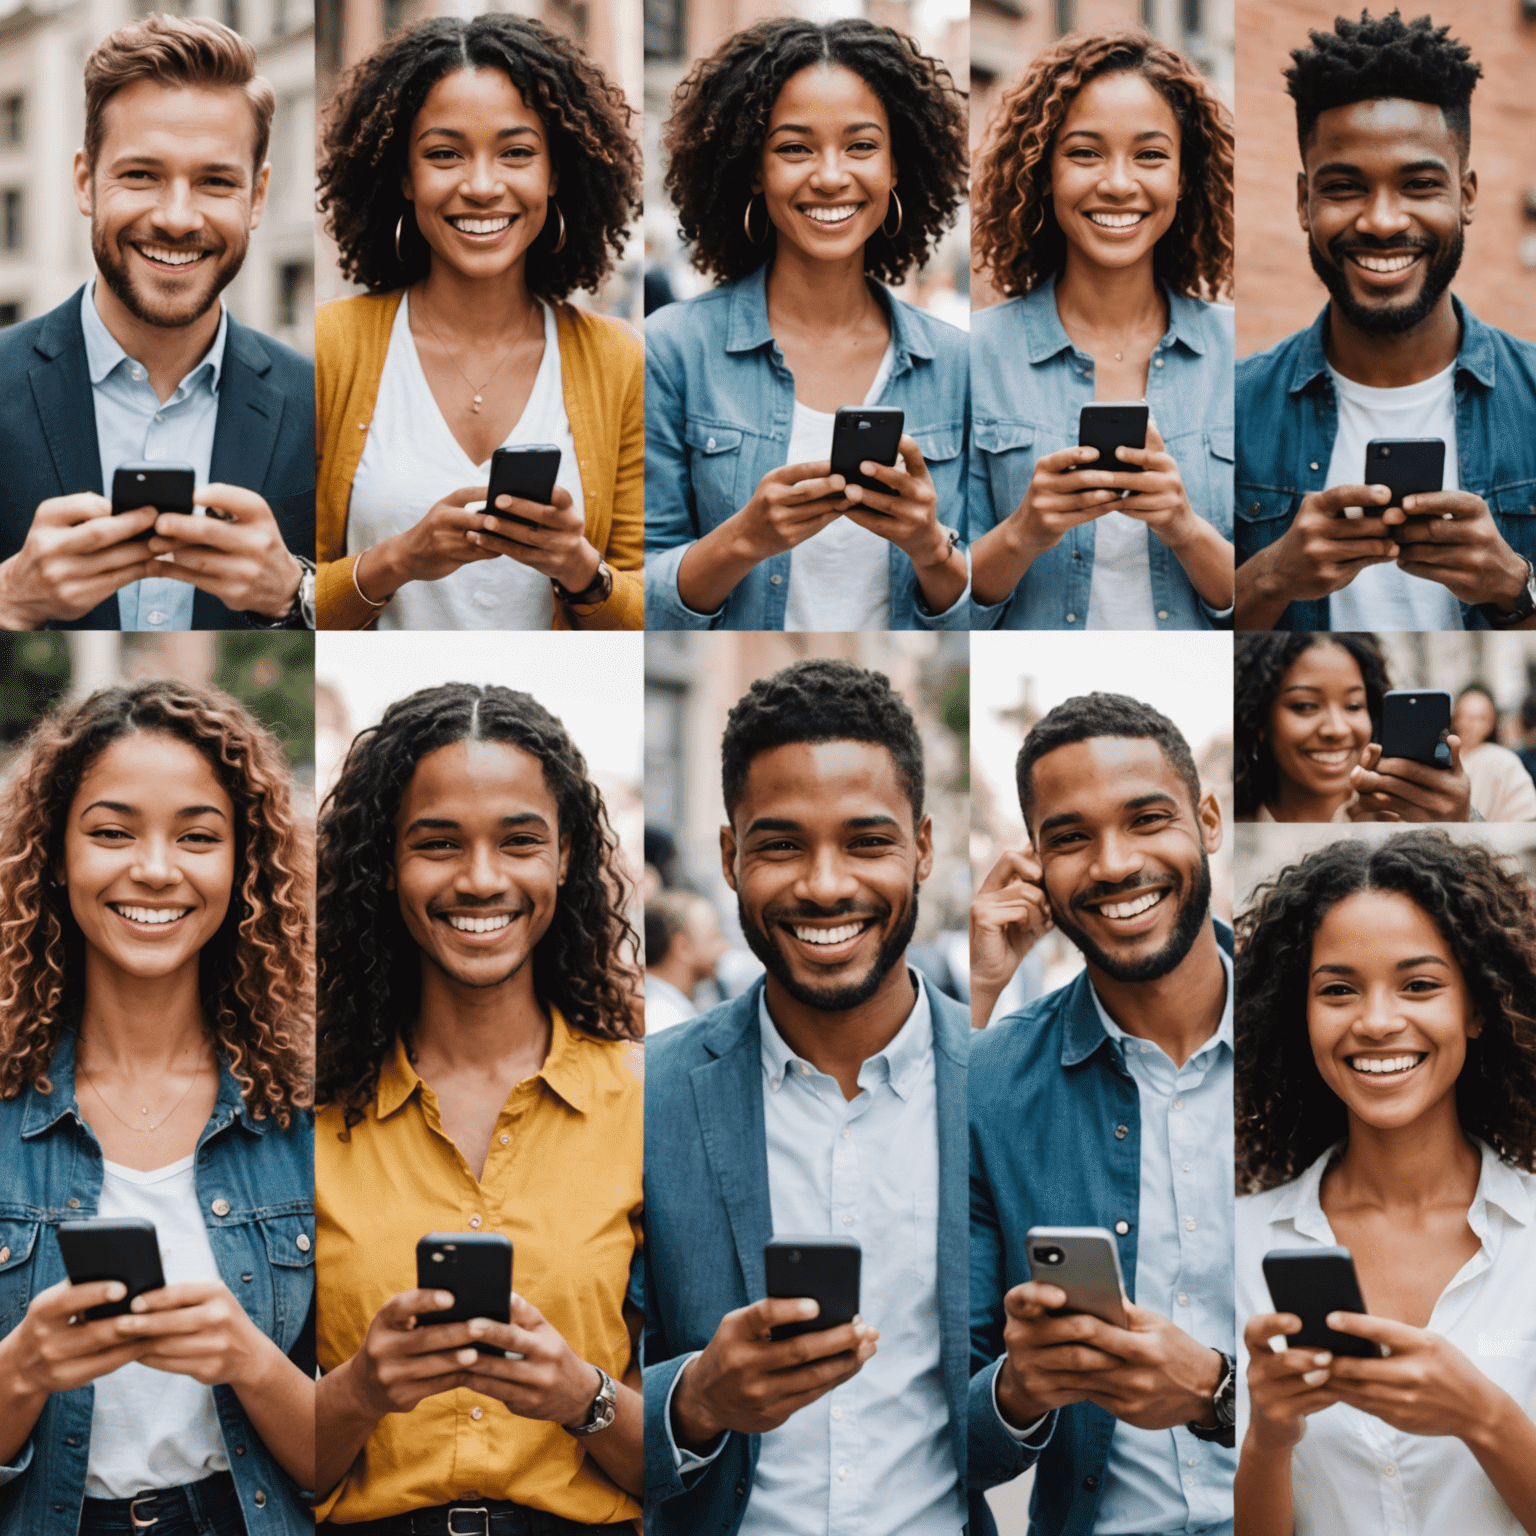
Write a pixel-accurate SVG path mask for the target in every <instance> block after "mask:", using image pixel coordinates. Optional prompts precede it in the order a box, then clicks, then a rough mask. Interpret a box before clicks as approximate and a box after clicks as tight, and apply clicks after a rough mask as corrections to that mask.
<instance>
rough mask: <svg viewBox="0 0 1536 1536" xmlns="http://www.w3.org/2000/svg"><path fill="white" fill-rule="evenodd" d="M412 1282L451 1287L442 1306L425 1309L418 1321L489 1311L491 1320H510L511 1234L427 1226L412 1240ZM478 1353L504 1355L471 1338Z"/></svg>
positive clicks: (461, 1318)
mask: <svg viewBox="0 0 1536 1536" xmlns="http://www.w3.org/2000/svg"><path fill="white" fill-rule="evenodd" d="M416 1285H417V1288H418V1289H419V1290H423V1291H451V1292H452V1293H453V1305H452V1306H451V1307H449V1308H448V1310H447V1311H446V1312H428V1313H424V1314H423V1315H422V1316H420V1317H418V1318H417V1319H416V1323H417V1326H418V1327H421V1328H435V1327H437V1326H438V1324H439V1323H467V1322H468V1321H469V1320H470V1318H472V1317H488V1318H490V1320H491V1321H492V1322H493V1323H510V1322H511V1321H512V1239H511V1238H510V1237H503V1236H502V1235H501V1233H500V1232H428V1233H427V1235H426V1236H425V1237H424V1238H422V1240H421V1241H420V1242H419V1243H417V1244H416ZM475 1348H476V1349H478V1350H479V1351H480V1353H481V1354H482V1355H500V1356H501V1357H502V1358H505V1357H506V1354H507V1351H506V1350H504V1349H501V1348H498V1347H497V1346H496V1345H494V1344H476V1345H475Z"/></svg>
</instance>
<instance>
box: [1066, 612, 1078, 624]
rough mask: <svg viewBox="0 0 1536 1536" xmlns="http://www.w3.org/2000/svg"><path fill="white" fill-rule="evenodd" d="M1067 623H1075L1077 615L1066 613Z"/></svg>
mask: <svg viewBox="0 0 1536 1536" xmlns="http://www.w3.org/2000/svg"><path fill="white" fill-rule="evenodd" d="M1067 623H1068V624H1076V623H1077V615H1076V614H1075V613H1069V614H1068V615H1067Z"/></svg>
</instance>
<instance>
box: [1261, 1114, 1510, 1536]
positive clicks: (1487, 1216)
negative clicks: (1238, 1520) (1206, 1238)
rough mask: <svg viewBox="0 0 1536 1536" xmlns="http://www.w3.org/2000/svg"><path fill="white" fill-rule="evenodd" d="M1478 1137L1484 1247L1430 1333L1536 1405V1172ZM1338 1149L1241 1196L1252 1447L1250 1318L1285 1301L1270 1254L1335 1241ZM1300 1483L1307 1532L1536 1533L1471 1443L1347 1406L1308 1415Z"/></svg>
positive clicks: (1474, 1217) (1474, 1209) (1433, 1318)
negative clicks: (1329, 1178) (1333, 1167)
mask: <svg viewBox="0 0 1536 1536" xmlns="http://www.w3.org/2000/svg"><path fill="white" fill-rule="evenodd" d="M1474 1145H1475V1146H1476V1147H1477V1148H1478V1150H1479V1151H1480V1152H1481V1153H1482V1159H1483V1166H1482V1173H1481V1175H1480V1177H1479V1178H1478V1182H1477V1193H1476V1194H1475V1195H1474V1196H1473V1198H1472V1204H1471V1206H1470V1207H1469V1209H1468V1211H1467V1224H1468V1225H1469V1226H1470V1227H1471V1228H1472V1231H1473V1232H1474V1233H1475V1234H1476V1236H1477V1238H1478V1240H1479V1242H1480V1243H1481V1245H1482V1246H1481V1247H1480V1248H1479V1249H1478V1251H1477V1252H1476V1253H1475V1254H1473V1255H1472V1257H1471V1258H1470V1259H1468V1260H1467V1262H1466V1263H1465V1264H1464V1265H1463V1266H1462V1267H1461V1270H1460V1271H1459V1273H1458V1274H1457V1275H1456V1276H1455V1278H1454V1279H1452V1281H1451V1283H1450V1284H1449V1285H1447V1286H1446V1288H1445V1290H1444V1291H1443V1292H1442V1293H1441V1296H1440V1299H1439V1300H1438V1301H1437V1302H1436V1303H1435V1307H1434V1311H1433V1312H1432V1313H1431V1314H1430V1319H1429V1331H1430V1332H1431V1333H1438V1334H1439V1335H1441V1337H1442V1338H1445V1339H1447V1340H1449V1341H1450V1342H1451V1343H1452V1344H1454V1345H1455V1346H1456V1348H1457V1349H1459V1350H1460V1351H1461V1352H1462V1353H1463V1354H1464V1355H1466V1356H1467V1358H1468V1359H1469V1360H1471V1362H1472V1363H1473V1365H1475V1366H1476V1367H1477V1369H1478V1370H1480V1371H1481V1372H1482V1373H1483V1374H1484V1375H1485V1376H1487V1377H1488V1378H1489V1379H1490V1380H1491V1381H1493V1382H1495V1383H1497V1385H1499V1386H1500V1387H1502V1388H1503V1389H1504V1390H1505V1391H1506V1392H1508V1393H1509V1395H1510V1396H1511V1397H1513V1398H1514V1399H1515V1401H1516V1402H1517V1403H1519V1404H1520V1406H1521V1407H1522V1408H1523V1409H1524V1410H1525V1411H1526V1413H1528V1414H1533V1415H1536V1175H1532V1174H1529V1173H1522V1172H1520V1171H1519V1170H1518V1169H1516V1168H1512V1167H1511V1166H1510V1165H1509V1164H1508V1163H1504V1162H1501V1161H1500V1160H1499V1159H1498V1157H1497V1156H1495V1154H1494V1153H1493V1151H1492V1150H1491V1149H1490V1148H1488V1147H1487V1146H1484V1145H1483V1143H1481V1142H1475V1143H1474ZM1331 1156H1332V1149H1330V1150H1329V1151H1328V1152H1325V1153H1324V1154H1323V1155H1322V1156H1321V1157H1320V1158H1318V1159H1317V1161H1316V1162H1315V1163H1313V1164H1312V1166H1311V1167H1310V1168H1308V1169H1307V1171H1306V1172H1305V1173H1303V1174H1302V1175H1301V1177H1300V1178H1298V1179H1293V1180H1292V1181H1291V1182H1290V1183H1289V1184H1282V1185H1281V1186H1280V1187H1279V1188H1278V1189H1271V1190H1266V1191H1265V1192H1264V1193H1263V1194H1260V1195H1245V1196H1243V1197H1242V1198H1240V1199H1239V1200H1238V1202H1237V1316H1238V1324H1239V1327H1238V1351H1239V1355H1240V1359H1239V1361H1238V1378H1237V1381H1238V1431H1237V1442H1238V1444H1239V1445H1241V1444H1242V1443H1243V1435H1244V1433H1245V1432H1246V1430H1247V1427H1248V1379H1247V1366H1248V1360H1247V1354H1246V1351H1244V1350H1243V1342H1242V1325H1243V1324H1245V1323H1246V1322H1247V1320H1248V1319H1249V1318H1250V1317H1252V1316H1254V1314H1256V1313H1259V1312H1273V1311H1274V1310H1275V1309H1274V1306H1273V1305H1272V1303H1271V1301H1270V1296H1269V1287H1268V1286H1267V1285H1266V1284H1265V1283H1264V1273H1263V1269H1262V1267H1261V1266H1262V1263H1263V1259H1264V1255H1265V1254H1266V1253H1267V1252H1268V1251H1269V1250H1270V1249H1272V1248H1308V1247H1312V1246H1317V1247H1327V1246H1331V1245H1332V1244H1333V1243H1335V1241H1336V1239H1335V1238H1334V1235H1333V1231H1332V1229H1331V1228H1330V1227H1329V1225H1328V1218H1327V1217H1326V1216H1325V1215H1324V1214H1323V1208H1322V1205H1321V1203H1320V1202H1319V1200H1318V1191H1319V1189H1320V1187H1321V1185H1322V1179H1323V1170H1324V1169H1325V1168H1326V1167H1327V1166H1328V1159H1329V1158H1330V1157H1331ZM1291 1486H1292V1488H1293V1490H1294V1494H1295V1501H1296V1536H1522V1531H1521V1527H1520V1525H1519V1523H1518V1522H1517V1521H1516V1519H1515V1517H1514V1516H1513V1515H1512V1514H1511V1513H1510V1511H1509V1506H1508V1505H1507V1504H1505V1502H1504V1500H1503V1499H1502V1498H1500V1497H1499V1494H1498V1492H1497V1491H1496V1490H1495V1489H1494V1486H1493V1484H1492V1483H1491V1482H1489V1481H1488V1477H1487V1475H1486V1474H1485V1473H1484V1471H1483V1469H1482V1468H1481V1467H1480V1466H1479V1465H1478V1464H1477V1460H1476V1458H1475V1457H1474V1456H1473V1455H1472V1452H1471V1451H1470V1450H1468V1449H1467V1447H1466V1445H1465V1444H1464V1443H1463V1442H1462V1441H1460V1440H1458V1439H1457V1438H1456V1437H1455V1436H1454V1435H1430V1436H1420V1435H1409V1434H1404V1433H1402V1432H1401V1431H1399V1430H1396V1429H1393V1428H1392V1427H1391V1426H1390V1425H1389V1424H1386V1423H1385V1422H1383V1421H1382V1420H1381V1419H1378V1418H1375V1417H1374V1416H1372V1415H1370V1414H1367V1413H1362V1412H1361V1411H1360V1410H1359V1409H1357V1408H1351V1407H1350V1406H1349V1405H1348V1404H1347V1403H1335V1404H1334V1405H1333V1406H1332V1407H1331V1408H1325V1409H1324V1410H1323V1411H1322V1412H1321V1413H1314V1414H1312V1415H1311V1416H1310V1417H1309V1418H1308V1419H1307V1429H1306V1434H1305V1435H1304V1436H1303V1437H1302V1440H1301V1442H1300V1444H1299V1445H1297V1447H1296V1449H1295V1450H1294V1452H1293V1453H1292V1461H1291Z"/></svg>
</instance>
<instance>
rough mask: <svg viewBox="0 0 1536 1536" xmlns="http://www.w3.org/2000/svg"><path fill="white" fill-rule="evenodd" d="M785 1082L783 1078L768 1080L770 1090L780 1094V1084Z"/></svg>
mask: <svg viewBox="0 0 1536 1536" xmlns="http://www.w3.org/2000/svg"><path fill="white" fill-rule="evenodd" d="M783 1081H784V1079H783V1078H781V1077H770V1078H769V1079H768V1086H769V1087H770V1088H772V1089H773V1090H774V1092H775V1093H777V1092H778V1088H779V1084H780V1083H781V1082H783Z"/></svg>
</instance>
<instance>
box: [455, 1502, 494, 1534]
mask: <svg viewBox="0 0 1536 1536" xmlns="http://www.w3.org/2000/svg"><path fill="white" fill-rule="evenodd" d="M455 1515H479V1516H480V1521H481V1524H480V1528H479V1530H475V1531H461V1530H460V1529H459V1528H458V1526H456V1525H455V1524H454V1523H453V1517H454V1516H455ZM448 1536H491V1512H490V1510H489V1509H487V1508H486V1507H485V1505H483V1504H452V1505H450V1506H449V1508H448Z"/></svg>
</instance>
